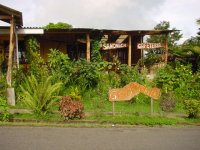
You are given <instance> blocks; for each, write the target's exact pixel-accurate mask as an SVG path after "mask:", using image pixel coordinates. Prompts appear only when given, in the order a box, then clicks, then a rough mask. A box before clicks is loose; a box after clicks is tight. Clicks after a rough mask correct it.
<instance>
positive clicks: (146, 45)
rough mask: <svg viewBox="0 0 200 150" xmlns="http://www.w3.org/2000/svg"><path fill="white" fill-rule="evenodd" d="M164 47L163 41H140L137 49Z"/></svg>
mask: <svg viewBox="0 0 200 150" xmlns="http://www.w3.org/2000/svg"><path fill="white" fill-rule="evenodd" d="M161 47H164V46H163V44H161V43H138V44H137V49H151V48H161Z"/></svg>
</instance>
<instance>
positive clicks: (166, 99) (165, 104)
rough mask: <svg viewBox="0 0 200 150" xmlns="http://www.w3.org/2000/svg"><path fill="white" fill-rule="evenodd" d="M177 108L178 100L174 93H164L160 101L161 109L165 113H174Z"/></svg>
mask: <svg viewBox="0 0 200 150" xmlns="http://www.w3.org/2000/svg"><path fill="white" fill-rule="evenodd" d="M175 106H176V100H175V98H174V96H173V95H172V93H164V94H162V97H161V100H160V107H161V109H162V110H163V111H167V112H169V111H172V110H173V109H174V108H175Z"/></svg>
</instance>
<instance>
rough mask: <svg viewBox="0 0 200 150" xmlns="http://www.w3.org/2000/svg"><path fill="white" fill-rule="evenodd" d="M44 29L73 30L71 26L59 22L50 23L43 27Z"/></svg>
mask: <svg viewBox="0 0 200 150" xmlns="http://www.w3.org/2000/svg"><path fill="white" fill-rule="evenodd" d="M43 28H44V29H46V30H48V29H70V28H72V25H71V24H68V23H64V22H57V23H52V22H50V23H49V24H48V25H46V26H44V27H43Z"/></svg>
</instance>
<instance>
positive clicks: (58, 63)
mask: <svg viewBox="0 0 200 150" xmlns="http://www.w3.org/2000/svg"><path fill="white" fill-rule="evenodd" d="M48 67H49V73H50V74H51V75H52V80H53V82H54V83H56V82H58V81H60V82H62V83H63V86H65V85H67V84H68V82H70V79H71V76H72V67H73V64H72V62H71V61H70V59H69V57H68V55H66V54H64V53H62V52H60V51H59V50H57V49H50V53H49V54H48Z"/></svg>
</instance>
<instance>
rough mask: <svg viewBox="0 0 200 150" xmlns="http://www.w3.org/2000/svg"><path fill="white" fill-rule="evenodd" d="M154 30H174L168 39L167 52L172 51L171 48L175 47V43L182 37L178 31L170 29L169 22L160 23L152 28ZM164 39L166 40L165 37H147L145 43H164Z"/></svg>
mask: <svg viewBox="0 0 200 150" xmlns="http://www.w3.org/2000/svg"><path fill="white" fill-rule="evenodd" d="M154 30H175V31H174V32H172V33H171V34H170V35H169V37H168V45H169V50H173V48H174V47H176V46H177V42H178V41H179V40H180V38H181V37H182V34H181V33H180V31H178V30H177V29H176V28H171V27H170V22H169V21H161V22H160V23H159V24H157V25H156V26H155V27H154ZM165 38H166V37H165V35H151V36H149V38H147V42H155V43H156V42H159V43H160V42H161V43H164V42H165Z"/></svg>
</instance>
